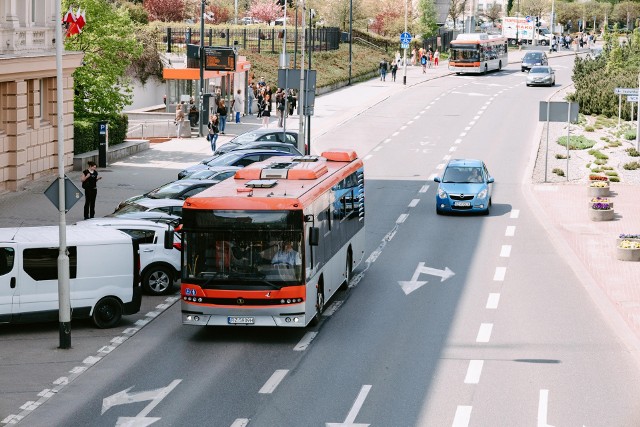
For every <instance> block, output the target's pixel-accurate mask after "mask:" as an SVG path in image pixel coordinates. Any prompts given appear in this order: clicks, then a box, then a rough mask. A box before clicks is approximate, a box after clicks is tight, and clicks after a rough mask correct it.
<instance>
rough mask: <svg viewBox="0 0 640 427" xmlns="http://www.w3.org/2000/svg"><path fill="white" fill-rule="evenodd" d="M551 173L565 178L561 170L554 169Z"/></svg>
mask: <svg viewBox="0 0 640 427" xmlns="http://www.w3.org/2000/svg"><path fill="white" fill-rule="evenodd" d="M551 172H553V173H555V174H556V175H558V176H564V171H563V170H562V169H560V168H554V169H553V170H552V171H551Z"/></svg>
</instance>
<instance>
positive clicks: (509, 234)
mask: <svg viewBox="0 0 640 427" xmlns="http://www.w3.org/2000/svg"><path fill="white" fill-rule="evenodd" d="M515 234H516V226H515V225H509V226H507V228H506V230H505V232H504V235H505V236H506V237H513V236H515Z"/></svg>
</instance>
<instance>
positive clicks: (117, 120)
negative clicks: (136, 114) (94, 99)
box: [73, 114, 129, 154]
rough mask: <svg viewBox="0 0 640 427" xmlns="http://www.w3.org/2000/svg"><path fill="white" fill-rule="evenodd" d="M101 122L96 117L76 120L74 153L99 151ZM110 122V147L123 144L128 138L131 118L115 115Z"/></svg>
mask: <svg viewBox="0 0 640 427" xmlns="http://www.w3.org/2000/svg"><path fill="white" fill-rule="evenodd" d="M99 121H100V120H99V119H98V118H95V117H91V118H76V119H75V120H74V123H73V152H74V153H75V154H82V153H86V152H87V151H93V150H97V149H98V137H99V131H100V130H99V128H98V122H99ZM107 121H108V122H109V145H110V146H113V145H118V144H122V143H123V142H124V140H125V138H126V137H127V128H128V127H129V116H127V115H125V114H121V115H114V116H111V117H109V118H108V119H107Z"/></svg>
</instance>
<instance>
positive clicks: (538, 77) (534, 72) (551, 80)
mask: <svg viewBox="0 0 640 427" xmlns="http://www.w3.org/2000/svg"><path fill="white" fill-rule="evenodd" d="M555 84H556V73H555V72H554V71H553V68H551V67H549V66H548V65H544V66H543V65H536V66H535V67H531V70H529V74H527V86H553V85H555Z"/></svg>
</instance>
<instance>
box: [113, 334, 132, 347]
mask: <svg viewBox="0 0 640 427" xmlns="http://www.w3.org/2000/svg"><path fill="white" fill-rule="evenodd" d="M127 338H129V337H123V336H119V337H113V338H111V342H112V343H113V344H116V345H118V344H122V343H123V342H125V341H126V340H127Z"/></svg>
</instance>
